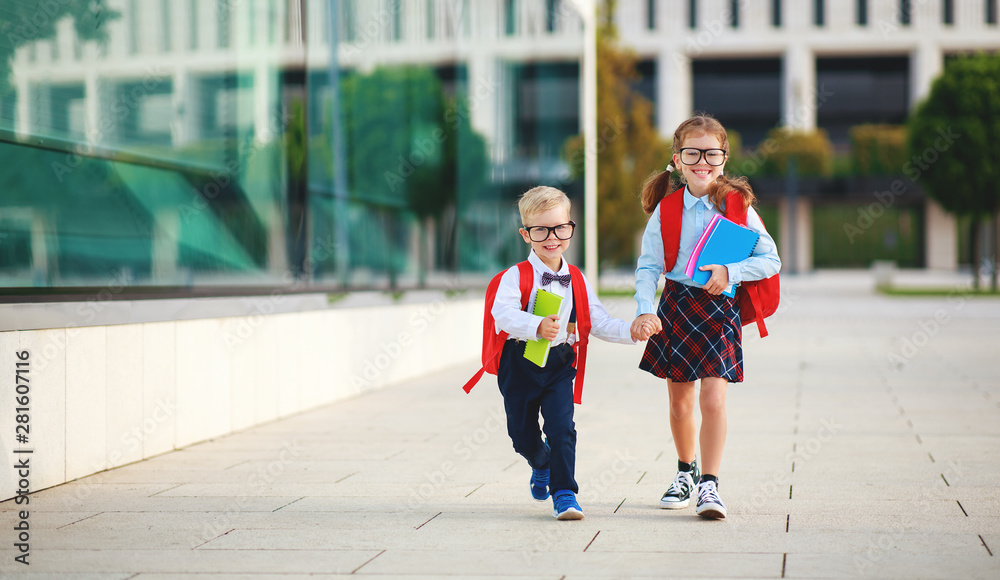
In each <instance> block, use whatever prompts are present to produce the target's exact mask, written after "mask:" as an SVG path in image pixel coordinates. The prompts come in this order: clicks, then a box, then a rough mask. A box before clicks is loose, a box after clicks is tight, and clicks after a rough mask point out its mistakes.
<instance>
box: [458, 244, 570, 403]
mask: <svg viewBox="0 0 1000 580" xmlns="http://www.w3.org/2000/svg"><path fill="white" fill-rule="evenodd" d="M517 270H518V274H519V275H520V278H521V310H524V309H526V308H527V307H528V298H529V296H530V295H531V288H532V286H533V282H534V278H535V276H534V273H533V272H532V269H531V264H530V263H529V262H528V261H527V260H525V261H523V262H520V263H518V265H517ZM504 272H506V270H504ZM504 272H500V273H499V274H497V275H496V276H494V277H493V279H492V280H491V281H490V284H489V286H487V288H486V308H485V312H484V313H483V366H482V367H480V369H479V370H478V371H476V374H474V375H472V378H471V379H469V381H468V382H467V383H465V386H464V387H462V389H464V390H465V392H466V393H468V392H469V391H471V390H472V387H474V386H476V383H478V382H479V379H481V378H482V376H483V373H489V374H491V375H495V374H497V371H498V369H499V367H500V354H501V353H502V352H503V345H504V343H505V342H506V341H507V336H508V335H507V333H506V332H504V331H502V330H501V331H500V332H499V333H498V332H497V331H496V325H495V321H494V320H493V301H494V300H495V299H496V296H497V288H498V287H499V286H500V278H502V277H503V275H504ZM569 273H570V276H571V279H572V285H573V306H574V308H575V309H576V326H575V331H576V333H577V335H576V337H577V340H576V342H575V343H573V350H575V351H576V360H575V361H574V362H573V366H575V367H576V382H575V383H574V385H573V402H574V403H576V404H578V405H579V404H580V402H581V401H582V397H583V374H584V369H585V367H586V366H587V342H588V340H589V339H590V300H589V299H588V298H587V285H586V284H585V283H584V281H583V274H582V273H581V272H580V269H579V268H577V267H576V266H574V265H572V264H570V265H569ZM573 331H574V329H570V332H573Z"/></svg>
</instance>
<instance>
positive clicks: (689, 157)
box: [678, 147, 726, 167]
mask: <svg viewBox="0 0 1000 580" xmlns="http://www.w3.org/2000/svg"><path fill="white" fill-rule="evenodd" d="M678 153H680V155H681V163H683V164H684V165H694V164H696V163H698V162H699V161H701V158H702V157H704V158H705V163H708V164H709V165H711V166H712V167H718V166H720V165H722V164H723V163H725V162H726V151H725V149H695V148H694V147H682V148H681V150H680V151H678Z"/></svg>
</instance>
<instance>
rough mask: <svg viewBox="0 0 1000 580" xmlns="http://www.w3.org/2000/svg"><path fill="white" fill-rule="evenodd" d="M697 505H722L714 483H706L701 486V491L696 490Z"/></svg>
mask: <svg viewBox="0 0 1000 580" xmlns="http://www.w3.org/2000/svg"><path fill="white" fill-rule="evenodd" d="M698 503H699V504H703V503H714V504H718V505H722V498H720V497H719V491H718V490H717V489H716V488H715V482H714V481H706V482H704V483H702V484H701V489H699V490H698Z"/></svg>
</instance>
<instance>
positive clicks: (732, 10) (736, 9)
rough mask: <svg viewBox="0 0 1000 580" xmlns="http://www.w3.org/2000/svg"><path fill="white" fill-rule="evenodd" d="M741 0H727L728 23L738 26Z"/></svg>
mask: <svg viewBox="0 0 1000 580" xmlns="http://www.w3.org/2000/svg"><path fill="white" fill-rule="evenodd" d="M742 1H743V0H729V25H730V26H732V27H733V28H739V27H740V4H741V3H742Z"/></svg>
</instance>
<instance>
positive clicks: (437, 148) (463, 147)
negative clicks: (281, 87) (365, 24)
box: [342, 67, 487, 284]
mask: <svg viewBox="0 0 1000 580" xmlns="http://www.w3.org/2000/svg"><path fill="white" fill-rule="evenodd" d="M468 112H469V106H468V105H467V103H466V102H465V99H464V97H461V96H459V97H456V98H453V99H449V98H447V97H446V96H445V94H444V91H443V89H442V87H441V82H440V81H439V80H438V78H437V77H436V76H435V75H434V72H433V71H432V70H431V69H429V68H427V67H383V68H377V69H375V70H374V71H372V72H371V73H370V74H359V75H355V76H352V77H350V78H349V79H347V80H346V81H345V82H344V84H343V112H342V119H343V120H344V124H345V127H344V128H345V132H344V133H345V138H346V142H347V152H348V153H347V157H348V158H347V164H348V167H347V171H348V184H349V188H350V190H351V195H352V197H354V198H356V199H363V200H366V201H368V202H370V203H373V204H376V205H379V206H383V207H389V208H398V209H403V210H408V211H411V212H413V214H414V215H416V216H417V218H418V220H419V222H420V227H421V229H422V235H421V236H420V240H421V248H420V256H421V258H420V260H421V263H420V264H419V276H420V282H421V284H423V281H424V275H425V273H426V271H427V269H428V267H429V266H430V264H428V263H427V262H426V260H428V259H430V257H429V256H427V254H428V251H427V247H426V244H427V241H428V236H429V234H430V232H432V231H437V232H444V234H443V235H442V236H441V237H443V238H444V239H443V246H444V249H443V253H444V256H443V261H444V265H445V266H446V267H453V266H454V265H455V263H456V260H457V256H456V251H455V242H454V232H455V230H456V228H455V227H454V226H455V224H454V223H453V221H454V219H455V215H456V212H455V211H451V210H453V209H454V208H455V205H456V201H457V199H458V190H459V188H462V190H463V192H469V191H476V190H478V189H479V188H480V187H481V186H482V185H483V183H484V182H485V176H486V159H487V157H486V142H485V140H484V139H483V137H482V136H481V135H479V134H477V133H476V132H475V131H473V129H472V127H471V125H470V123H469V115H468ZM448 220H451V221H450V222H448V223H446V221H448Z"/></svg>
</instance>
